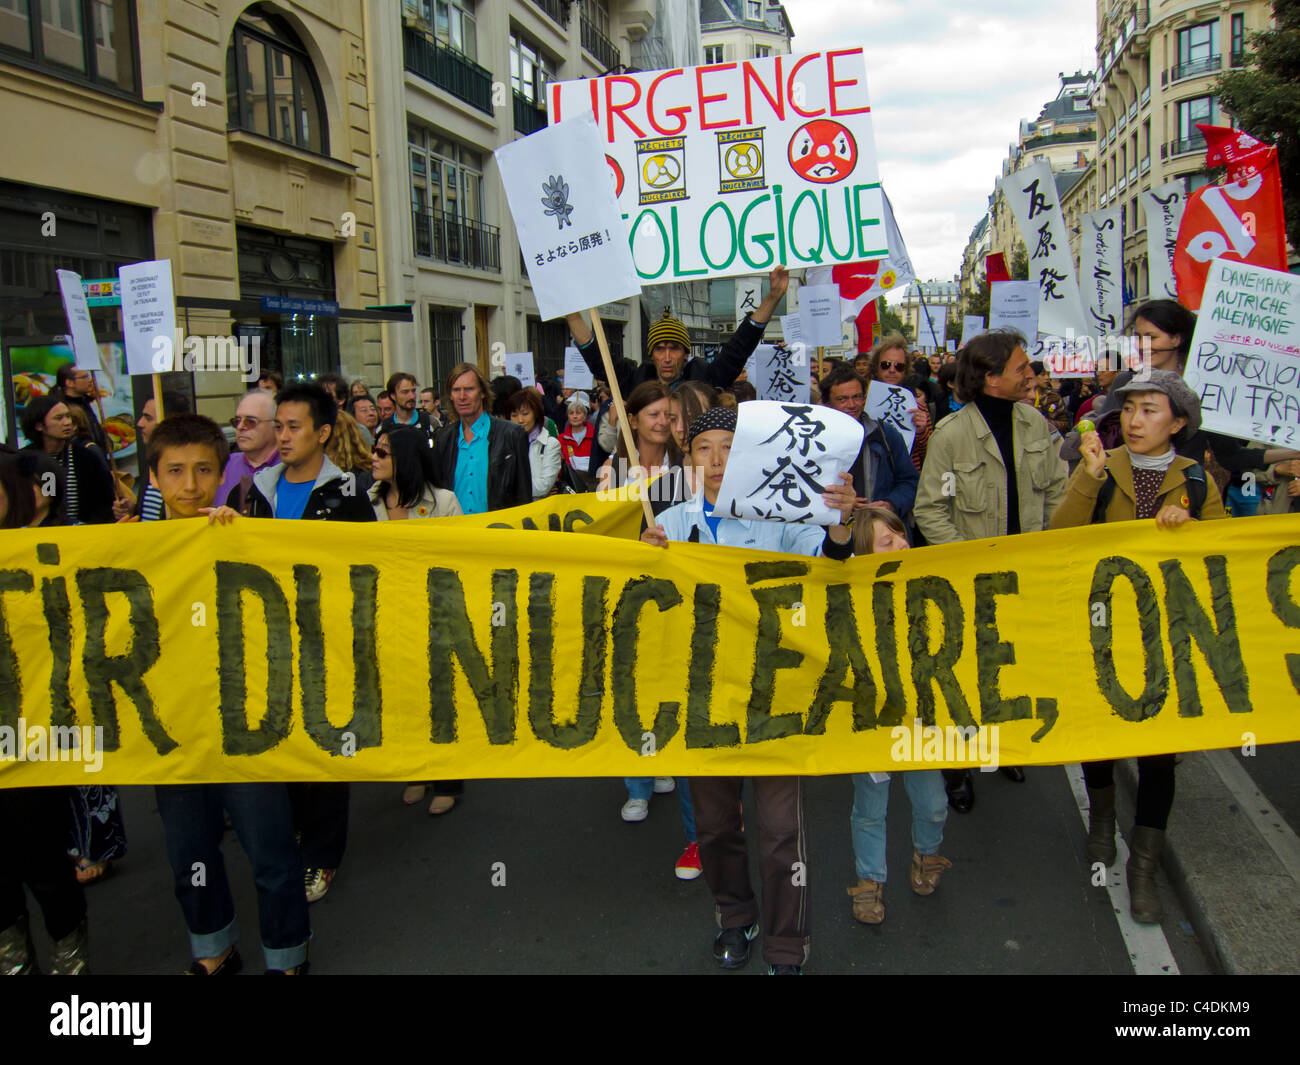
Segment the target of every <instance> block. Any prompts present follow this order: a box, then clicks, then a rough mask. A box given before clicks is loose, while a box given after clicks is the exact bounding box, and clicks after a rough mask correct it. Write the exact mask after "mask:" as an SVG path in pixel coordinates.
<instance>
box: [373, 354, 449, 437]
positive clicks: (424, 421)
mask: <svg viewBox="0 0 1300 1065" xmlns="http://www.w3.org/2000/svg"><path fill="white" fill-rule="evenodd" d="M384 390H385V391H386V392H387V393H388V394H389V395H390V396H392V397H393V413H392V415H391V416H390V417H388V418H385V419H384V420H383V421H382V422H380V424H379V432H380V433H391V432H392V431H393V430H394V429H400V428H401V427H402V426H415V427H416V428H417V429H423V430H424V432H425V435H427V436H428V437H430V438H431V439H432V437H433V435H434V433H436V432H437V429H435V428H434V426H433V423H432V422H431V421H429V416H428V415H427V414H426V413H425V412H424V411H423V410H421V409H419V408H418V407H417V406H416V398H417V396H418V395H419V382H418V381H416V379H415V378H414V377H412V376H411V375H410V374H409V373H404V372H402V371H401V370H399V371H398V372H397V373H395V374H393V375H392V377H390V378H389V379H388V383H387V384H386V385H385V386H384Z"/></svg>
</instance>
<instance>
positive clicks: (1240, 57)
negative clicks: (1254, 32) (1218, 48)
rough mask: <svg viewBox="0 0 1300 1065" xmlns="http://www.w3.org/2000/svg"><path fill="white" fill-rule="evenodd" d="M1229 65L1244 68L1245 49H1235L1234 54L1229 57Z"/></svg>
mask: <svg viewBox="0 0 1300 1065" xmlns="http://www.w3.org/2000/svg"><path fill="white" fill-rule="evenodd" d="M1228 65H1229V66H1231V67H1244V66H1245V65H1246V51H1245V49H1235V50H1234V51H1233V52H1232V54H1231V55H1229V56H1228Z"/></svg>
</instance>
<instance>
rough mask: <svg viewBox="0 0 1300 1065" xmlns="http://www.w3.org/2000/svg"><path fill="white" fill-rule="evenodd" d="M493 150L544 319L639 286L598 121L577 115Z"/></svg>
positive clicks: (618, 297) (608, 300)
mask: <svg viewBox="0 0 1300 1065" xmlns="http://www.w3.org/2000/svg"><path fill="white" fill-rule="evenodd" d="M575 115H576V117H575V118H574V119H573V120H572V121H571V122H564V123H561V124H559V125H555V126H551V127H549V128H548V129H543V130H539V131H538V132H536V133H534V134H533V135H532V136H529V137H524V138H522V139H520V140H517V141H513V142H511V143H510V144H504V145H502V146H501V147H500V148H498V149H497V150H496V153H495V154H496V159H497V166H498V168H499V170H500V173H501V182H502V184H504V185H505V189H506V199H507V200H508V201H509V204H510V215H511V217H512V218H513V219H514V223H515V229H516V231H517V232H518V234H519V247H520V250H521V251H522V252H523V256H524V261H525V262H526V263H527V264H528V278H529V280H530V281H531V282H532V285H533V295H534V296H535V297H536V299H537V308H538V313H539V314H540V315H541V317H542V318H543V320H547V321H549V320H551V319H554V318H562V317H564V316H565V315H566V314H569V313H570V312H572V311H581V310H585V309H587V308H588V307H596V306H598V305H600V304H602V303H613V302H614V301H616V300H621V299H625V298H626V297H628V296H635V295H638V294H639V293H640V291H641V284H640V281H639V280H638V279H637V276H636V269H635V268H634V267H633V265H632V256H631V254H630V253H629V251H628V248H627V240H626V239H625V234H626V230H625V228H624V225H623V216H622V214H621V213H620V212H619V208H618V204H617V203H616V202H615V199H614V190H613V189H612V188H611V187H610V183H609V179H608V174H607V171H606V170H605V168H604V167H603V166H602V165H601V160H602V158H603V153H602V152H601V148H600V138H599V135H598V134H597V132H596V123H595V121H594V120H593V119H592V118H591V116H590V115H580V114H576V113H575Z"/></svg>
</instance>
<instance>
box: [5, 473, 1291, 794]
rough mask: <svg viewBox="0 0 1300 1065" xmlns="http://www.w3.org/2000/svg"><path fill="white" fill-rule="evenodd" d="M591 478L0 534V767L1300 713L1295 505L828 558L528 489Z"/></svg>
mask: <svg viewBox="0 0 1300 1065" xmlns="http://www.w3.org/2000/svg"><path fill="white" fill-rule="evenodd" d="M575 501H576V502H575ZM594 505H595V503H594V502H593V501H590V500H589V498H588V497H574V498H573V499H572V500H568V501H563V500H561V501H559V502H558V503H557V502H555V501H551V502H550V503H546V504H543V505H542V508H543V509H541V510H539V511H538V512H537V514H538V515H539V516H540V517H542V518H543V519H544V520H542V521H535V524H536V525H537V526H538V531H532V530H529V529H525V528H481V527H480V528H475V529H474V531H473V533H472V534H470V535H467V532H468V530H467V529H466V528H465V527H464V526H465V525H466V524H469V521H468V519H467V520H466V521H465V522H462V523H461V524H460V525H457V524H456V523H455V522H453V521H442V520H437V521H402V522H385V523H378V524H374V525H342V524H326V523H316V522H297V523H293V524H289V523H286V522H277V521H270V520H263V521H258V520H252V519H239V520H237V521H235V522H234V523H233V524H232V525H230V526H226V527H221V526H208V525H207V524H206V522H204V521H202V520H201V519H199V520H192V521H168V522H159V523H155V524H148V525H139V526H132V527H129V528H125V527H102V526H91V527H77V528H71V529H59V530H30V531H28V530H23V531H13V532H8V533H6V534H5V536H4V539H3V541H0V542H3V545H4V550H5V555H4V561H3V564H2V566H0V623H2V628H0V786H8V787H14V786H26V785H40V784H73V783H87V782H96V783H121V784H128V783H130V784H139V783H179V782H186V781H191V782H204V781H218V780H235V781H240V780H324V779H334V780H391V781H408V780H427V779H443V778H448V779H457V778H471V779H472V778H490V777H525V776H526V777H548V776H555V777H563V776H669V775H709V774H755V773H756V774H784V773H812V774H816V773H847V772H857V771H865V770H901V769H907V768H919V767H922V766H926V767H934V766H943V765H956V764H968V765H974V764H981V763H987V762H989V761H990V759H992V760H1000V761H1001V762H1002V763H1003V764H1012V765H1031V764H1052V763H1062V762H1071V761H1077V760H1080V759H1084V760H1087V759H1096V758H1103V757H1119V756H1127V755H1135V754H1146V753H1154V752H1161V751H1180V750H1197V749H1203V748H1214V747H1229V746H1239V745H1242V744H1243V743H1276V742H1282V741H1288V740H1296V739H1300V581H1297V579H1296V571H1297V569H1298V568H1300V546H1296V545H1297V544H1298V543H1300V517H1297V516H1291V515H1282V516H1275V517H1256V518H1247V519H1240V520H1235V521H1231V522H1227V521H1224V522H1213V523H1207V524H1204V525H1200V524H1192V525H1188V526H1185V527H1183V528H1180V529H1177V530H1173V531H1163V530H1157V529H1156V528H1155V527H1154V525H1153V523H1152V522H1132V523H1127V524H1118V525H1107V526H1106V527H1105V528H1104V530H1103V529H1099V528H1095V527H1094V528H1084V529H1071V530H1063V531H1057V532H1045V533H1035V534H1032V535H1026V536H1018V537H1011V538H1004V539H1001V540H986V541H979V542H975V543H970V544H959V545H953V546H948V547H937V548H923V549H917V550H912V551H906V552H900V553H895V554H888V555H878V556H869V557H865V558H858V559H854V560H852V561H851V562H848V563H840V562H834V561H830V560H826V559H817V558H803V557H797V556H790V555H773V554H764V553H757V552H748V551H741V550H738V549H731V548H719V547H714V546H712V545H696V544H672V545H670V546H669V547H668V548H666V549H661V548H655V547H650V546H648V545H645V544H641V543H639V542H634V541H630V540H627V539H620V538H615V537H607V536H591V535H586V536H582V535H580V536H571V535H566V534H564V533H563V532H562V531H561V532H558V533H553V532H544V531H540V530H541V529H542V528H546V527H548V526H549V524H550V521H549V517H548V515H549V514H550V513H552V512H553V511H551V510H549V509H546V508H549V507H554V506H559V507H566V506H567V507H570V508H572V507H574V506H579V507H582V508H585V509H588V512H589V508H590V507H591V506H594ZM611 506H612V507H613V508H615V509H614V510H611V511H610V513H609V515H606V516H607V517H612V516H613V515H614V513H615V510H616V509H617V508H619V507H625V508H629V509H630V510H631V512H632V513H633V515H635V514H636V513H637V511H638V510H639V508H638V507H637V505H636V504H635V503H630V504H628V503H622V504H611ZM526 511H528V508H520V509H519V510H518V511H516V512H515V518H516V520H519V519H520V518H521V516H526V515H525V513H524V512H526ZM488 517H491V518H494V519H495V518H500V517H501V515H490V516H488ZM507 524H509V522H507ZM572 524H573V527H574V528H577V527H578V526H579V525H582V524H583V523H582V522H579V521H577V520H576V519H575V521H574V522H573V523H572ZM563 526H564V521H563V518H561V528H563ZM930 726H934V727H930ZM74 730H76V731H74ZM87 730H89V731H87ZM96 730H98V732H97V733H96ZM965 730H969V731H965ZM959 741H960V744H959ZM74 744H75V746H74ZM88 771H93V772H94V773H95V775H94V776H88V775H87V773H88Z"/></svg>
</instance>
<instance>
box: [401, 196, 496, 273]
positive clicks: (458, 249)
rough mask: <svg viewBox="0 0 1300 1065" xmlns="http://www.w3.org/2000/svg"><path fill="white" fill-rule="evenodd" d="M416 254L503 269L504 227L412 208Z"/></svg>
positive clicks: (440, 259) (440, 212)
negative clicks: (502, 236) (502, 234)
mask: <svg viewBox="0 0 1300 1065" xmlns="http://www.w3.org/2000/svg"><path fill="white" fill-rule="evenodd" d="M411 216H412V219H413V220H414V225H415V254H416V255H419V256H421V257H423V258H425V259H437V260H438V261H439V262H442V263H460V264H462V265H463V266H469V267H473V268H474V269H477V270H495V271H496V272H497V273H500V272H501V230H500V228H498V227H497V226H489V225H485V224H484V223H482V222H476V221H474V220H473V219H469V218H457V217H456V216H455V215H450V214H447V213H445V212H443V211H427V210H426V211H421V210H418V209H413V210H412V211H411Z"/></svg>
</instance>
